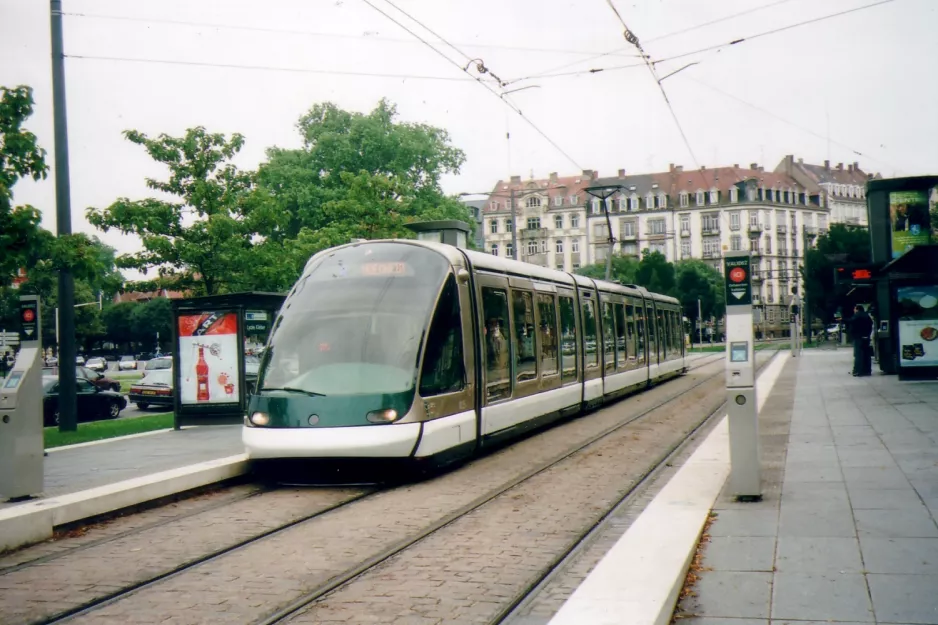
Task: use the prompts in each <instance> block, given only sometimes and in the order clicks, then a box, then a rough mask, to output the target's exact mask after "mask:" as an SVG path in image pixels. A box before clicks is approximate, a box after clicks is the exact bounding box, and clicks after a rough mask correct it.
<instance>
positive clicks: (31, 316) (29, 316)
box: [23, 308, 36, 323]
mask: <svg viewBox="0 0 938 625" xmlns="http://www.w3.org/2000/svg"><path fill="white" fill-rule="evenodd" d="M35 319H36V313H34V312H33V311H31V310H29V309H28V308H27V309H26V310H24V311H23V321H26V322H27V323H28V322H30V321H33V320H35Z"/></svg>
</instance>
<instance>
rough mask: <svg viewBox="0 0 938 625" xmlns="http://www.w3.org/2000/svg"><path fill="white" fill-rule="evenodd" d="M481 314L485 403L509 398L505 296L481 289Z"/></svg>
mask: <svg viewBox="0 0 938 625" xmlns="http://www.w3.org/2000/svg"><path fill="white" fill-rule="evenodd" d="M482 311H483V313H484V314H485V330H484V331H483V332H484V336H485V396H486V399H487V400H488V401H497V400H499V399H505V398H507V397H511V357H510V346H509V336H508V294H507V293H506V292H505V291H503V290H501V289H493V288H489V287H483V289H482Z"/></svg>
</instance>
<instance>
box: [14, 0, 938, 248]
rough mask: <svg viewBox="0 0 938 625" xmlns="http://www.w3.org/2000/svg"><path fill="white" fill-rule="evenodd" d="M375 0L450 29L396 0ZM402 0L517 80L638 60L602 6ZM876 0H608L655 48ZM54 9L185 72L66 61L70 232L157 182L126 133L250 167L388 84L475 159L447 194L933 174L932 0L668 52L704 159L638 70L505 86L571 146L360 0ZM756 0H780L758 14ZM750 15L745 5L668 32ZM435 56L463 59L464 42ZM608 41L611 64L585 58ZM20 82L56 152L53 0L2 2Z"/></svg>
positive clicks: (27, 195) (118, 51) (119, 47)
mask: <svg viewBox="0 0 938 625" xmlns="http://www.w3.org/2000/svg"><path fill="white" fill-rule="evenodd" d="M370 1H371V2H373V3H374V4H375V6H377V7H379V8H381V9H382V10H384V11H387V12H388V13H389V14H391V15H393V16H394V17H395V18H398V19H401V20H402V21H404V22H405V23H406V24H407V25H408V26H409V27H412V28H414V29H417V32H418V33H419V34H421V36H424V37H427V38H428V39H429V40H430V41H438V40H436V39H435V38H434V37H433V36H432V35H429V34H428V33H427V32H426V31H425V30H422V29H420V26H418V25H416V24H414V23H413V22H411V21H409V20H408V19H407V18H406V17H404V16H403V15H402V14H401V13H398V12H397V11H395V9H394V8H393V7H391V6H390V5H389V4H388V3H387V2H386V1H385V0H370ZM394 1H395V4H396V5H397V6H398V7H400V8H401V9H403V10H404V11H407V12H408V13H410V14H411V15H412V16H413V17H415V18H417V19H418V20H420V21H421V22H422V23H423V24H425V25H426V26H428V27H429V28H431V29H432V30H434V31H435V32H436V33H438V34H439V35H440V36H442V37H443V38H445V39H446V40H447V41H449V42H450V43H452V44H453V46H454V47H456V48H458V49H459V50H461V51H462V52H465V53H466V54H468V55H469V56H470V57H478V58H481V59H483V60H484V62H485V65H486V66H487V67H488V68H489V69H490V70H491V71H492V72H493V73H494V74H496V75H497V76H499V77H500V78H501V79H502V80H505V81H509V80H513V79H516V78H521V77H526V76H532V75H535V74H543V73H545V72H547V73H551V71H552V70H555V68H558V67H560V66H565V65H567V66H568V67H565V68H563V69H560V70H556V71H554V72H553V73H558V72H559V73H563V72H570V71H577V70H588V69H592V68H600V67H613V66H621V65H632V64H636V63H638V62H639V61H640V60H639V59H637V58H635V57H634V56H633V55H634V54H635V53H636V51H635V49H634V48H630V47H629V46H628V44H627V43H626V42H625V41H624V39H623V36H622V27H621V26H620V24H619V22H618V20H617V19H616V17H615V15H614V14H613V12H612V10H611V9H610V8H609V5H608V4H607V2H606V0H394ZM875 1H876V0H784V1H781V2H779V0H719V1H716V0H711V1H708V2H704V1H702V0H644V1H636V0H614V4H615V5H616V7H617V8H618V10H619V11H620V13H621V14H622V16H623V17H624V19H625V21H626V22H627V24H628V25H629V27H630V28H631V30H632V31H633V32H634V33H635V34H636V35H637V36H638V38H639V39H640V41H641V42H642V43H643V45H644V47H645V50H646V52H647V53H648V54H649V55H651V56H652V57H653V58H656V59H662V58H666V57H669V56H674V55H679V54H682V53H685V52H692V51H695V50H699V49H701V48H706V47H708V46H712V45H716V44H721V43H726V42H729V41H733V40H737V39H740V38H742V37H751V36H752V35H756V34H759V33H763V32H765V31H769V30H774V29H777V28H780V27H783V26H787V25H791V24H796V23H799V22H804V21H807V20H810V19H813V18H817V17H821V16H824V15H828V14H833V13H837V12H840V11H844V10H848V9H852V8H856V7H861V6H864V5H868V4H872V3H874V2H875ZM63 5H64V10H65V12H66V13H68V14H70V15H67V16H66V17H65V18H64V29H65V51H66V54H69V55H75V56H84V57H112V58H126V59H147V60H151V61H153V60H160V61H182V62H184V63H188V64H168V63H154V62H130V61H118V60H103V59H100V58H98V59H92V58H69V59H67V60H66V69H65V71H66V81H67V97H68V127H69V142H70V150H69V151H70V164H71V178H72V180H71V185H72V211H73V229H74V230H76V231H85V232H89V233H95V230H94V229H93V228H92V227H91V226H89V225H88V223H87V222H86V221H85V218H84V212H85V209H86V208H87V207H88V206H98V207H100V206H106V205H108V204H109V203H110V202H112V201H114V200H115V199H116V198H117V197H120V196H126V197H130V198H132V199H138V198H143V197H146V196H147V195H149V192H148V190H147V189H146V187H145V185H144V177H145V176H148V175H149V176H159V175H161V173H162V172H161V171H160V169H159V168H158V167H156V166H154V165H153V164H152V162H151V161H149V159H148V158H147V157H146V155H145V154H144V151H143V150H142V149H141V148H139V147H137V146H134V145H133V144H131V143H130V142H128V141H127V140H125V139H124V138H123V137H122V136H121V132H122V131H123V130H126V129H138V130H141V131H143V132H146V133H150V134H154V135H155V134H158V133H161V132H165V133H169V134H174V135H179V134H182V133H184V132H185V129H186V128H188V127H192V126H197V125H203V126H205V127H206V128H208V129H209V130H210V131H213V132H224V133H232V132H240V133H242V134H244V135H245V137H246V139H247V142H246V146H245V149H244V150H243V151H242V153H241V154H240V155H239V158H238V161H237V162H238V164H239V165H241V166H243V167H248V168H253V167H256V166H257V164H258V163H259V162H261V161H262V160H263V159H264V150H265V149H266V148H267V147H269V146H272V145H278V146H285V147H290V146H297V145H299V138H298V135H297V133H296V129H295V123H296V120H297V119H298V117H299V116H300V115H301V114H302V113H304V112H305V111H306V110H307V109H309V107H310V106H312V105H313V104H314V103H316V102H323V101H332V102H335V103H336V104H338V105H339V106H341V107H344V108H347V109H352V110H356V111H362V112H367V111H368V110H370V109H371V108H372V107H373V106H374V105H375V104H376V103H377V101H378V100H379V99H380V98H382V97H387V98H388V99H390V100H391V101H392V102H394V103H396V104H397V106H398V108H399V111H400V114H401V119H403V120H407V121H415V122H423V123H428V124H433V125H436V126H441V127H444V128H446V129H447V130H448V131H449V132H450V133H451V136H452V139H453V143H454V144H455V145H456V146H458V147H460V148H462V149H463V150H464V151H465V152H466V156H467V160H466V163H465V165H464V166H463V168H462V171H461V172H460V175H458V176H452V177H448V178H447V179H446V180H445V182H444V184H445V190H446V191H447V192H451V193H458V192H475V191H482V190H487V189H490V188H491V187H492V185H493V183H494V182H495V181H496V180H497V179H499V178H504V177H507V176H509V175H512V174H520V175H523V176H525V177H527V176H529V175H530V174H531V173H532V172H533V173H534V175H535V176H546V175H547V174H548V173H549V172H552V171H557V172H560V173H561V174H563V173H576V172H577V171H578V170H579V169H580V168H587V169H596V170H598V171H599V172H600V174H601V175H610V174H615V173H616V171H617V170H618V169H620V168H625V169H626V170H628V171H631V172H636V173H637V172H647V171H655V170H662V169H666V168H667V167H668V164H669V163H672V162H673V163H677V164H683V165H684V166H685V167H687V168H690V167H695V166H699V165H705V166H716V165H731V164H733V163H740V164H748V163H751V162H758V163H761V164H764V165H765V166H766V167H770V168H774V167H775V165H776V164H777V163H778V161H779V160H780V159H781V158H782V157H783V156H784V155H785V154H795V155H796V156H800V157H802V158H804V159H805V160H806V161H810V162H822V161H823V160H824V159H830V160H831V161H833V162H835V163H836V162H839V161H843V162H845V163H848V162H850V163H852V162H854V161H859V162H860V165H861V167H862V168H863V169H865V170H867V171H879V172H882V173H883V174H884V175H886V176H892V175H915V174H925V173H936V172H938V115H936V114H935V106H936V103H938V81H936V80H935V78H934V67H935V59H938V37H936V32H938V1H935V0H894V1H893V2H889V3H886V4H883V5H882V6H875V7H872V8H869V9H865V10H862V11H858V12H854V13H850V14H848V15H843V16H840V17H835V18H832V19H829V20H824V21H819V22H817V23H814V24H809V25H803V26H798V27H795V28H792V29H790V30H785V31H783V32H780V33H778V34H772V35H767V36H764V37H760V38H757V39H753V40H751V41H744V42H742V43H739V44H737V45H734V46H731V47H726V48H723V49H721V50H719V51H711V52H705V53H701V54H695V55H691V56H687V57H683V58H680V59H675V60H673V61H670V62H665V63H661V64H659V65H658V70H659V75H661V76H664V75H666V74H667V73H669V72H671V71H674V70H676V69H679V68H681V67H683V66H684V65H686V64H687V63H690V62H694V61H698V62H699V63H698V64H697V65H693V66H691V67H688V68H687V69H684V70H683V71H681V72H680V73H678V74H676V75H674V76H672V77H670V78H668V79H666V80H664V82H663V85H664V86H665V88H666V90H667V92H668V95H669V97H670V99H671V102H672V103H673V106H674V111H675V113H676V115H677V118H678V119H679V120H680V122H681V124H682V126H683V128H684V131H685V133H686V135H687V140H688V142H689V144H690V147H691V149H692V150H693V153H694V156H695V157H696V161H695V158H694V157H692V155H691V153H690V152H689V151H688V149H687V147H686V146H685V144H684V142H683V141H682V139H681V136H680V134H679V132H678V130H677V127H676V125H675V123H674V120H673V119H672V118H671V115H670V113H669V112H668V109H667V107H666V105H665V103H664V100H663V98H662V95H661V93H660V91H658V89H657V87H656V85H655V82H654V81H653V79H652V78H651V75H650V73H649V72H648V70H647V69H646V68H645V67H643V66H639V67H634V68H627V69H620V70H615V71H612V70H610V71H605V72H601V73H580V74H578V75H573V76H559V77H558V76H554V77H541V78H535V79H532V80H525V81H520V82H517V83H514V84H512V85H510V86H508V87H506V88H505V90H511V89H516V88H520V87H525V86H535V87H536V88H530V89H525V90H523V91H519V92H516V93H513V94H511V95H509V96H508V98H509V99H510V100H511V101H512V102H513V103H514V104H515V105H516V106H517V107H519V108H520V109H521V110H522V111H523V112H524V114H525V116H526V117H527V118H529V119H530V120H532V121H533V122H534V123H535V124H536V125H537V126H538V127H539V128H540V129H541V130H542V131H543V132H544V133H545V134H546V135H547V136H549V137H550V139H551V140H552V141H554V142H555V143H556V144H557V145H558V146H560V148H561V150H562V151H561V150H558V149H556V148H554V147H552V146H551V145H550V143H548V142H547V141H546V140H545V139H544V138H542V137H541V136H540V135H538V134H537V132H535V131H534V130H533V129H531V128H530V127H529V126H528V125H527V124H526V123H525V122H524V121H523V120H522V119H521V118H519V117H518V115H516V114H515V113H514V112H512V111H511V110H509V109H508V108H507V107H506V106H505V105H504V103H503V102H501V101H500V100H499V98H497V97H495V96H494V95H493V94H492V93H490V92H488V91H487V90H486V89H485V88H484V87H483V86H481V85H479V84H478V83H476V82H474V81H472V80H471V79H468V78H469V77H468V76H467V75H466V74H464V73H463V72H462V71H460V69H459V68H457V67H455V66H454V65H453V64H451V63H449V62H447V61H446V60H444V59H442V58H441V57H440V56H439V55H438V54H436V53H435V52H434V51H432V50H431V49H429V48H428V47H427V46H425V45H424V44H422V43H420V42H419V41H417V40H416V39H415V38H414V37H413V36H412V35H410V34H408V33H407V32H406V31H404V30H402V29H401V28H400V27H399V26H397V25H396V24H394V23H393V22H391V21H390V20H388V19H387V18H386V17H385V16H383V15H381V14H380V13H378V12H377V11H376V10H374V9H373V8H371V7H370V6H369V5H368V4H366V3H365V2H364V1H363V0H266V1H264V2H260V1H258V0H254V1H249V0H159V1H157V0H135V1H134V2H128V1H127V0H123V1H120V0H63ZM758 7H767V8H764V9H762V10H757V11H752V10H753V9H756V8H758ZM746 11H751V12H749V13H747V14H745V15H742V16H739V17H737V18H735V19H730V20H725V21H721V22H719V23H716V24H713V25H709V26H704V27H700V28H693V29H691V30H688V31H687V32H683V33H678V34H674V35H673V36H669V37H664V38H661V37H662V36H664V35H668V34H670V33H674V32H675V31H681V30H684V29H688V28H691V27H694V26H696V25H699V24H704V23H706V22H710V21H713V20H718V19H720V18H724V17H727V16H732V15H735V14H739V13H741V12H746ZM75 14H83V15H75ZM95 16H96V17H95ZM105 16H108V18H107V19H106V18H105ZM114 18H133V19H114ZM167 22H177V23H167ZM178 22H187V23H188V24H181V23H178ZM235 27H242V28H235ZM245 27H246V28H245ZM437 47H438V48H439V49H440V50H441V51H443V52H444V53H445V54H446V55H448V56H450V57H451V58H452V59H454V60H455V61H456V62H458V63H459V64H461V65H465V57H463V56H462V55H461V54H460V53H459V52H457V51H455V50H453V48H450V47H447V46H445V45H444V44H437ZM613 50H617V52H616V55H608V56H605V57H602V58H593V59H590V56H594V55H596V54H600V53H603V52H609V51H613ZM191 63H206V64H226V65H248V66H255V67H258V66H264V67H268V68H282V69H293V70H319V71H325V72H328V73H312V72H309V71H274V70H270V69H266V70H260V69H240V68H219V67H204V66H198V65H192V64H191ZM336 72H349V73H351V75H338V74H336ZM360 74H393V75H396V76H397V77H393V78H388V77H374V76H363V75H360ZM401 76H411V77H408V78H402V77H401ZM417 76H420V77H423V78H416V77H417ZM427 77H437V78H440V80H435V79H434V80H431V79H428V78H427ZM444 79H445V80H444ZM19 84H27V85H30V86H32V87H33V88H34V90H35V95H36V99H37V107H36V114H35V115H34V117H33V118H32V119H31V120H30V122H29V124H28V126H29V128H30V129H32V130H33V132H35V133H36V135H38V137H39V141H40V144H41V145H42V146H43V147H44V148H45V149H46V150H48V152H49V159H48V160H49V164H50V165H51V164H52V162H53V158H52V154H53V133H52V106H51V102H52V86H51V74H50V52H49V5H48V2H43V1H41V0H0V85H4V86H16V85H19ZM714 88H715V89H718V90H719V91H722V92H724V93H720V92H719V91H715V90H714ZM727 94H728V95H727ZM730 96H732V97H734V98H737V99H733V98H732V97H730ZM740 100H741V101H744V102H746V103H749V105H752V106H748V105H747V104H743V103H742V102H740ZM753 107H756V108H753ZM759 109H761V110H759ZM772 115H774V116H776V117H773V116H772ZM779 117H780V118H783V119H785V120H787V121H789V122H791V123H792V124H794V125H788V124H786V123H784V122H782V121H779V119H778V118H779ZM812 132H813V133H814V134H812ZM506 133H510V140H507V139H506ZM828 138H829V140H828ZM855 152H860V153H861V154H862V155H863V156H860V155H857V154H856V153H855ZM564 153H566V155H565V154H564ZM15 201H16V202H17V203H20V204H22V203H31V204H33V205H35V206H37V207H39V208H40V209H41V210H42V212H43V215H44V220H43V224H44V225H45V227H47V228H49V229H51V230H54V229H55V194H54V186H53V182H52V177H51V176H50V178H49V180H47V181H45V182H42V183H38V184H33V183H31V182H22V183H20V185H18V186H17V187H16V189H15ZM98 234H100V233H98ZM100 236H101V237H102V238H103V239H104V240H105V241H106V242H107V243H109V244H110V245H113V246H114V247H116V248H117V249H118V250H119V251H122V252H129V251H133V250H134V249H135V248H136V246H137V242H136V241H135V240H133V239H132V238H127V237H121V236H119V235H117V234H116V233H113V232H112V233H109V234H107V235H100Z"/></svg>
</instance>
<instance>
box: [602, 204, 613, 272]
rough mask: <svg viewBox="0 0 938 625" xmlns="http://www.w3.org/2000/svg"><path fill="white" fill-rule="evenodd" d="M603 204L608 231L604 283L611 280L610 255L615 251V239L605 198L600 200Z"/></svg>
mask: <svg viewBox="0 0 938 625" xmlns="http://www.w3.org/2000/svg"><path fill="white" fill-rule="evenodd" d="M600 201H601V202H602V203H603V213H605V215H606V228H607V229H608V230H609V252H608V256H607V257H606V282H608V281H609V280H610V279H611V278H612V255H613V253H614V252H615V250H616V238H615V236H613V234H612V218H611V217H610V216H609V206H608V205H607V204H606V198H603V199H602V200H600Z"/></svg>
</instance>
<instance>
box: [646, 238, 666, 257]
mask: <svg viewBox="0 0 938 625" xmlns="http://www.w3.org/2000/svg"><path fill="white" fill-rule="evenodd" d="M648 249H649V251H652V252H658V253H659V254H661V255H662V256H667V255H668V251H667V247H666V244H665V243H663V242H661V241H652V242H651V243H650V244H649V245H648Z"/></svg>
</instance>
